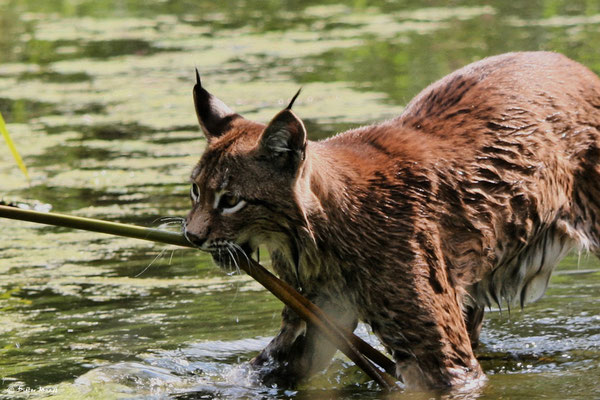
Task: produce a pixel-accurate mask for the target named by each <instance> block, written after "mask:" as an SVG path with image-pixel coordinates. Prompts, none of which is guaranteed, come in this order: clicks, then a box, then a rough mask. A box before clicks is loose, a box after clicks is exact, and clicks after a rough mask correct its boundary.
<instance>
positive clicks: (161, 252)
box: [134, 249, 167, 278]
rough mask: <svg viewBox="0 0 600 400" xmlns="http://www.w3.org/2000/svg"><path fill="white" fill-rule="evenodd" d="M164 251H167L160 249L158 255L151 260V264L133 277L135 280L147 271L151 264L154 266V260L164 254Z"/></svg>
mask: <svg viewBox="0 0 600 400" xmlns="http://www.w3.org/2000/svg"><path fill="white" fill-rule="evenodd" d="M165 251H167V249H162V250H161V251H160V253H158V254H157V255H156V257H154V260H152V262H151V263H150V264H148V266H147V267H146V268H144V269H143V270H142V271H141V272H140V273H139V274H137V275H134V277H135V278H137V277H139V276H140V275H142V274H143V273H144V272H146V271H147V270H148V268H150V267H151V266H152V264H154V262H155V261H156V260H158V259H159V258H160V257H161V256H162V255H163V254H165Z"/></svg>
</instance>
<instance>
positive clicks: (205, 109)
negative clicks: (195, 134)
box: [194, 69, 241, 141]
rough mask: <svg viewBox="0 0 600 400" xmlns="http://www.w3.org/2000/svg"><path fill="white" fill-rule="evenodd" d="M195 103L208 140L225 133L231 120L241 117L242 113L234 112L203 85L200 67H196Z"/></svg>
mask: <svg viewBox="0 0 600 400" xmlns="http://www.w3.org/2000/svg"><path fill="white" fill-rule="evenodd" d="M194 105H195V106H196V116H197V117H198V122H199V123H200V126H201V127H202V130H203V131H204V135H205V136H206V139H208V141H211V140H212V139H214V138H217V137H219V136H221V135H223V134H224V133H225V132H227V130H228V129H229V126H230V123H231V121H233V120H234V119H236V118H241V115H239V114H236V113H235V112H233V110H231V109H230V108H229V107H227V105H226V104H225V103H223V102H222V101H221V100H219V99H218V98H216V97H215V96H213V95H212V94H210V93H208V92H207V91H206V89H204V88H203V87H202V82H201V81H200V74H199V73H198V69H196V84H195V85H194Z"/></svg>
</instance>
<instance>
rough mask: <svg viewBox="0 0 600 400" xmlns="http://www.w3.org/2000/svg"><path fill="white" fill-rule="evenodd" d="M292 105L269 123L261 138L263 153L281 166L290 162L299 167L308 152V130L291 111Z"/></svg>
mask: <svg viewBox="0 0 600 400" xmlns="http://www.w3.org/2000/svg"><path fill="white" fill-rule="evenodd" d="M298 93H300V92H299V91H298ZM298 93H297V94H296V96H294V99H293V100H295V99H296V97H297V96H298ZM293 100H292V103H293ZM292 103H290V105H289V106H288V108H286V109H284V110H283V111H281V112H280V113H279V114H277V115H276V116H275V118H273V119H272V120H271V122H269V125H267V127H266V128H265V130H264V132H263V134H262V137H261V138H260V149H261V153H262V154H263V155H266V156H269V157H271V158H273V159H275V160H277V161H278V163H280V166H283V165H284V164H286V163H288V162H292V163H293V166H298V165H299V163H300V162H301V161H302V160H304V155H305V154H304V153H305V150H306V129H305V128H304V124H303V123H302V120H300V118H298V117H297V116H296V115H295V114H294V113H293V112H292V110H291V109H290V108H291V106H292Z"/></svg>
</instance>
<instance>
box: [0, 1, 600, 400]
mask: <svg viewBox="0 0 600 400" xmlns="http://www.w3.org/2000/svg"><path fill="white" fill-rule="evenodd" d="M454 4H455V6H453V7H446V6H445V4H444V3H443V2H441V1H433V2H429V3H428V6H427V7H424V6H423V5H422V4H421V2H416V1H407V2H402V3H393V2H387V1H369V0H366V1H358V2H352V4H351V5H348V3H346V4H344V3H342V2H335V1H332V2H326V3H323V2H321V1H312V0H308V1H302V2H295V1H292V2H287V3H286V6H285V7H281V3H280V2H271V1H262V0H248V1H231V2H214V1H197V2H190V1H187V0H173V1H169V2H159V1H157V2H142V1H138V0H130V1H126V2H123V1H107V0H95V1H92V0H78V1H65V0H60V1H59V0H48V1H28V0H0V112H2V114H3V116H4V117H5V119H6V122H7V126H8V129H9V131H10V133H11V136H12V138H13V140H14V142H15V145H16V146H17V148H18V149H19V151H20V152H21V155H22V157H23V159H24V161H25V162H26V164H27V166H28V167H29V172H30V175H31V185H30V186H28V185H27V184H26V183H25V182H24V180H23V177H22V175H21V173H20V172H19V171H18V169H16V168H15V164H14V160H13V159H12V156H11V155H10V153H8V152H7V151H4V152H0V189H1V190H2V197H3V198H4V199H5V200H8V201H11V200H16V201H19V200H22V199H37V200H39V201H40V202H42V203H49V204H52V205H53V207H54V210H55V211H59V212H65V213H69V214H74V215H81V216H88V217H97V218H102V219H110V220H119V221H122V222H127V223H136V224H141V225H145V226H159V225H160V223H161V222H159V221H157V219H158V218H159V217H163V216H183V215H185V213H186V212H187V209H188V207H189V204H188V193H189V187H188V183H187V182H188V176H189V173H190V171H191V168H192V165H193V164H194V163H195V162H196V161H197V158H198V156H199V154H200V153H201V151H202V149H203V146H204V141H203V140H202V139H201V134H200V133H199V131H198V127H197V122H196V119H195V116H194V111H193V103H192V99H191V89H192V85H193V82H194V75H193V71H194V67H198V69H199V70H200V72H201V73H202V75H203V82H204V83H205V85H206V86H207V88H208V89H209V90H211V91H212V92H214V93H215V94H217V95H218V96H219V97H221V98H222V99H223V100H224V101H226V102H227V103H228V104H230V105H231V106H232V107H234V108H235V109H236V111H239V112H241V113H243V114H244V115H246V116H247V117H249V118H252V119H256V120H259V121H262V122H266V121H268V120H269V119H270V118H271V117H272V116H273V115H274V114H275V113H276V112H277V111H278V110H279V109H280V108H281V107H283V106H284V103H285V102H286V101H287V100H289V98H290V97H291V96H292V95H293V94H294V93H295V92H296V90H297V89H298V87H299V86H303V93H302V96H301V97H300V98H299V99H298V101H297V103H296V105H295V106H294V108H295V110H296V111H297V113H298V114H299V115H300V116H301V117H302V118H303V119H304V120H305V121H306V125H307V128H308V130H309V134H310V135H311V137H312V138H319V137H325V136H328V135H331V134H333V133H335V132H337V131H340V130H343V129H346V128H349V127H355V126H358V125H361V124H368V123H371V122H373V121H377V120H381V119H385V118H389V117H392V116H395V115H397V114H399V113H400V112H401V110H402V108H403V106H404V105H405V104H406V103H407V102H408V101H409V100H410V99H411V98H412V97H413V96H414V95H415V94H416V93H417V92H418V91H420V90H421V89H423V88H424V87H425V86H427V85H428V84H429V83H431V82H432V81H434V80H435V79H438V78H440V77H441V76H443V75H445V74H446V73H448V72H450V71H452V70H454V69H456V68H458V67H460V66H462V65H465V64H467V63H469V62H471V61H474V60H477V59H480V58H482V57H485V56H487V55H491V54H497V53H501V52H506V51H512V50H533V49H548V50H555V51H560V52H563V53H565V54H567V55H568V56H569V57H571V58H573V59H575V60H577V61H580V62H582V63H583V64H586V65H588V66H589V67H590V68H592V69H593V70H594V71H595V72H596V73H599V72H600V54H598V52H597V49H596V47H595V46H596V43H599V42H600V23H599V20H598V15H600V8H599V7H600V6H599V5H598V4H596V3H595V2H573V1H566V0H564V1H549V0H548V1H545V0H543V1H539V2H505V1H499V0H498V1H492V2H488V3H486V6H485V7H481V6H473V4H472V2H467V1H458V2H455V3H454ZM0 224H1V225H0V232H2V233H1V234H0V235H1V238H2V246H0V309H1V310H2V313H1V316H0V355H1V357H0V375H1V376H2V378H3V380H2V382H1V383H0V388H1V390H2V391H3V392H2V393H3V396H5V397H9V398H12V397H16V396H17V395H18V394H19V393H21V392H18V388H19V387H22V388H30V389H32V390H35V389H38V388H39V387H40V386H41V387H42V388H47V389H49V390H50V389H52V388H55V389H56V390H57V393H56V395H57V396H58V397H60V396H62V397H64V398H72V397H74V396H88V397H92V398H93V397H95V398H111V397H112V398H116V397H130V398H131V397H136V396H137V397H151V396H155V397H161V396H162V397H167V396H169V395H171V396H172V397H175V396H176V395H177V393H179V394H183V393H189V392H194V393H195V395H196V397H202V396H205V397H229V398H234V397H249V398H265V397H276V398H277V397H278V398H303V397H314V396H322V397H339V398H376V397H377V396H378V391H377V389H376V388H375V387H374V386H371V385H370V384H369V383H366V380H367V379H366V378H365V377H364V375H362V373H361V372H360V371H358V370H357V369H356V368H354V367H352V366H351V363H349V362H347V360H346V359H344V358H343V357H336V359H335V360H334V363H333V364H332V366H331V367H330V368H329V369H328V370H327V371H326V372H325V373H324V374H323V375H319V376H317V377H316V378H315V379H313V380H311V381H310V382H309V383H308V384H307V385H305V386H303V387H301V388H299V389H298V390H297V391H285V390H279V389H273V388H265V387H262V386H260V385H255V384H253V383H252V382H251V379H250V378H249V377H248V376H247V375H245V374H244V371H243V362H244V361H245V360H248V359H249V358H251V357H252V356H253V355H254V354H256V352H257V351H258V350H260V348H261V347H263V346H264V345H265V344H266V343H267V342H268V337H270V336H271V335H273V334H274V333H275V332H276V330H277V328H278V325H279V318H280V317H279V313H280V305H279V304H278V302H277V301H276V300H274V299H272V298H271V296H270V295H269V294H268V293H265V292H264V291H263V290H261V289H260V287H258V286H257V285H256V284H255V283H253V282H252V281H251V279H249V278H248V277H246V276H244V275H233V276H226V275H224V274H223V273H222V272H220V271H219V270H218V269H217V268H216V267H215V266H214V265H213V264H212V262H211V261H210V260H209V259H208V257H206V256H204V255H202V254H199V253H197V252H193V251H188V250H173V249H171V248H168V247H162V246H151V245H147V244H142V243H140V242H138V241H136V240H133V239H117V238H107V237H101V236H98V235H96V234H92V233H74V232H72V231H68V230H65V229H61V228H46V227H31V226H30V225H29V224H25V223H10V224H6V223H4V222H0ZM161 254H162V255H161ZM155 258H156V261H154V262H153V260H154V259H155ZM151 263H152V264H151ZM150 264H151V265H150ZM597 271H598V263H597V261H596V260H595V259H593V258H591V257H590V258H586V257H585V256H582V258H581V260H578V259H577V257H574V258H570V259H568V260H566V261H565V263H563V264H562V265H561V267H560V271H559V272H560V273H561V274H558V275H555V277H554V278H553V279H552V282H551V285H550V290H549V291H548V293H547V294H546V296H545V297H544V298H543V299H542V300H541V301H540V302H538V303H535V304H532V305H530V306H528V307H526V308H525V310H524V311H522V312H521V311H519V310H512V311H511V314H510V315H507V314H506V312H503V313H502V314H500V313H498V312H491V313H488V315H489V318H488V319H487V320H486V323H485V327H484V336H483V349H482V351H481V354H480V356H481V358H482V363H483V364H484V368H485V369H486V371H487V372H488V375H489V381H488V385H486V387H485V388H484V389H483V391H482V393H480V398H498V397H500V396H504V397H509V398H517V397H519V396H520V397H534V396H546V397H549V398H552V397H556V394H557V393H560V394H561V397H566V396H562V394H568V396H571V397H573V398H575V397H580V398H594V397H598V396H599V394H598V388H597V384H596V383H597V379H598V377H599V376H600V372H599V370H598V365H599V364H600V355H599V353H600V350H599V349H598V343H600V340H599V337H600V336H599V335H600V320H599V319H598V315H599V314H600V312H599V310H598V306H597V304H598V302H599V301H600V298H599V295H598V293H600V291H599V290H598V288H599V287H600V282H599V281H600V277H599V274H598V272H597ZM140 273H141V275H139V276H138V277H136V275H138V274H140ZM359 332H360V333H361V335H363V336H364V337H366V338H368V339H369V340H372V337H371V336H370V334H369V333H368V332H367V330H366V329H365V328H364V326H361V327H360V331H359ZM240 366H241V367H240ZM24 396H25V395H24ZM24 396H23V397H24ZM406 396H409V395H406ZM433 396H434V395H433V394H432V397H433ZM400 397H402V396H400Z"/></svg>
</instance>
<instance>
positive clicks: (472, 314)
mask: <svg viewBox="0 0 600 400" xmlns="http://www.w3.org/2000/svg"><path fill="white" fill-rule="evenodd" d="M484 314H485V309H484V308H483V307H481V306H479V305H476V304H474V305H470V304H469V305H467V306H465V324H466V325H467V332H468V333H469V339H470V340H471V348H472V349H473V350H475V349H477V348H478V347H479V335H480V334H481V327H482V326H483V316H484Z"/></svg>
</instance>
